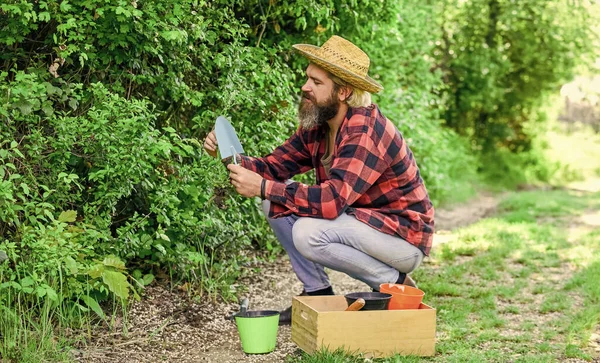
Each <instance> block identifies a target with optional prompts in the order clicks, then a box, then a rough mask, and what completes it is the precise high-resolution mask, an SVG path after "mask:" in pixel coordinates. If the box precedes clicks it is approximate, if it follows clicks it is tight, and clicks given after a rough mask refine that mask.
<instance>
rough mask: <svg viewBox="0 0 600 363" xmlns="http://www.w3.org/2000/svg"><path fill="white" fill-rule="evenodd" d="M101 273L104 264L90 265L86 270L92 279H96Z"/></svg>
mask: <svg viewBox="0 0 600 363" xmlns="http://www.w3.org/2000/svg"><path fill="white" fill-rule="evenodd" d="M103 273H104V265H100V264H98V265H94V266H92V268H90V270H89V271H88V275H90V276H91V277H92V278H94V279H97V278H98V277H100V276H102V274H103Z"/></svg>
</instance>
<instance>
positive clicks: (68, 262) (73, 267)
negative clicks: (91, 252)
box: [65, 256, 79, 275]
mask: <svg viewBox="0 0 600 363" xmlns="http://www.w3.org/2000/svg"><path fill="white" fill-rule="evenodd" d="M65 267H66V268H67V270H69V272H70V273H71V275H77V272H79V269H78V268H77V262H76V261H75V260H74V259H73V258H72V257H70V256H69V257H67V258H65Z"/></svg>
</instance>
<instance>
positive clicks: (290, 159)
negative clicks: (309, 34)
mask: <svg viewBox="0 0 600 363" xmlns="http://www.w3.org/2000/svg"><path fill="white" fill-rule="evenodd" d="M294 48H295V50H296V51H297V52H298V53H300V54H301V55H302V56H304V57H306V58H307V59H308V61H309V65H308V67H307V69H306V78H307V80H306V83H305V84H304V86H302V99H301V102H300V105H299V108H298V118H299V124H300V125H299V127H298V129H297V130H296V132H295V133H294V134H293V135H292V136H291V137H290V138H289V139H288V140H287V141H286V142H285V143H284V144H283V145H281V146H279V147H278V148H276V149H275V150H274V151H273V152H272V153H271V154H269V155H267V156H265V157H262V158H254V157H248V156H241V155H238V161H239V164H240V165H234V164H230V165H228V166H227V168H228V169H229V171H230V178H231V183H232V184H233V186H234V187H235V189H236V191H237V192H238V193H239V194H241V195H242V196H245V197H249V198H252V197H256V196H259V197H261V198H262V199H263V208H264V211H265V214H266V216H267V218H268V221H269V224H270V226H271V227H272V229H273V231H274V233H275V235H276V237H277V239H278V240H279V242H280V243H281V244H282V245H283V247H284V249H285V250H286V252H287V253H288V255H289V259H290V262H291V264H292V268H293V270H294V272H295V273H296V275H297V277H298V279H299V280H300V281H301V282H302V283H303V284H304V290H303V292H302V294H304V295H333V289H332V287H331V283H330V282H329V278H328V276H327V274H326V272H325V270H324V267H328V268H330V269H333V270H337V271H341V272H344V273H346V274H348V275H349V276H351V277H353V278H355V279H358V280H360V281H363V282H365V283H366V284H368V285H369V286H371V287H372V288H373V289H374V290H378V289H379V285H380V284H382V283H400V284H406V285H412V286H414V285H415V283H414V281H413V280H412V279H411V278H410V276H408V274H409V273H411V272H412V271H414V269H416V268H417V267H418V266H419V265H420V264H421V262H422V260H423V258H424V257H425V256H427V255H429V252H430V249H431V245H432V237H433V232H434V230H433V225H434V222H433V217H434V209H433V206H432V204H431V201H430V200H429V196H428V194H427V190H426V189H425V186H424V184H423V179H422V178H421V175H420V173H419V168H418V167H417V164H416V161H415V159H414V157H413V154H412V152H411V150H410V149H409V147H408V145H407V144H406V141H405V140H404V138H403V137H402V135H401V134H400V132H399V131H398V129H397V128H396V127H395V126H394V124H393V123H392V122H391V121H389V120H388V119H387V118H386V117H385V116H384V115H383V114H382V113H381V111H380V110H379V108H378V107H377V105H375V104H372V103H371V93H377V92H379V91H381V90H382V89H383V87H382V86H381V85H380V84H378V83H377V82H376V81H375V80H373V79H372V78H371V77H369V76H368V75H367V73H368V70H369V63H370V60H369V57H368V56H367V54H365V53H364V52H363V51H362V50H361V49H360V48H358V47H357V46H355V45H354V44H352V43H351V42H349V41H347V40H345V39H343V38H341V37H338V36H333V37H331V38H330V39H329V40H328V41H327V42H325V44H323V45H322V46H321V47H317V46H312V45H307V44H297V45H294ZM217 147H218V145H217V141H216V137H215V134H214V132H211V133H210V134H209V135H208V136H207V138H206V140H205V143H204V148H205V149H206V150H207V151H208V152H209V153H210V154H211V155H213V156H216V150H217ZM313 168H314V169H316V179H317V180H316V184H315V185H313V186H309V185H305V184H301V183H298V182H293V181H291V180H290V178H292V177H293V176H294V175H296V174H300V173H305V172H307V171H309V170H311V169H313ZM290 322H291V307H290V308H288V309H286V310H284V311H283V312H282V313H281V315H280V323H283V324H284V323H288V324H289V323H290Z"/></svg>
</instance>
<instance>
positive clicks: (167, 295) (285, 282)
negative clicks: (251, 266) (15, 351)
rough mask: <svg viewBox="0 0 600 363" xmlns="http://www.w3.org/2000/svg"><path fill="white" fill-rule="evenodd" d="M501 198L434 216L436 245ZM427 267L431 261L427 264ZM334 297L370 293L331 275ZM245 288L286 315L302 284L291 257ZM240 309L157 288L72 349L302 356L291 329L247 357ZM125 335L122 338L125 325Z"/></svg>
mask: <svg viewBox="0 0 600 363" xmlns="http://www.w3.org/2000/svg"><path fill="white" fill-rule="evenodd" d="M497 201H498V198H496V197H493V196H490V195H482V196H480V197H479V198H477V199H475V200H473V201H470V202H469V203H468V204H465V205H459V206H457V207H455V208H454V209H452V210H439V211H437V212H436V214H437V215H436V229H437V230H438V232H437V233H436V237H435V239H434V241H435V244H439V243H444V242H445V236H448V232H447V231H448V230H451V229H454V228H456V227H460V226H464V225H468V224H470V223H474V222H475V221H477V220H479V219H480V218H482V217H484V216H486V215H489V214H490V213H491V211H493V210H494V209H495V207H496V205H497ZM425 263H427V260H425ZM329 276H330V278H331V281H332V284H333V287H334V290H335V292H336V294H346V293H349V292H353V291H370V288H369V287H368V286H367V285H366V284H364V283H362V282H360V281H357V280H354V279H352V278H350V277H348V276H347V275H345V274H343V273H339V272H336V271H329ZM238 284H239V285H241V286H245V287H246V288H247V293H246V294H245V296H246V297H248V299H249V301H250V310H282V309H284V308H286V307H287V306H289V305H290V304H291V300H292V297H293V296H295V295H297V294H299V293H300V292H301V290H302V285H301V284H300V282H299V281H298V280H297V279H296V276H295V275H294V273H293V271H292V269H291V267H290V264H289V262H288V260H287V256H284V257H281V258H279V259H278V260H276V261H275V262H273V263H269V264H264V265H262V266H260V273H258V274H255V275H253V276H251V277H249V278H246V279H243V280H241V281H239V282H238ZM237 310H238V305H237V304H233V303H223V302H213V301H203V302H201V303H195V302H193V301H191V300H190V299H189V298H188V297H187V294H186V293H185V292H182V291H179V290H175V291H169V289H167V288H165V287H164V286H161V285H160V284H157V283H155V284H153V286H150V287H148V288H147V289H146V291H145V294H144V296H143V298H142V300H141V301H139V302H134V303H133V304H132V306H131V310H130V313H129V321H127V322H122V321H120V320H119V319H115V325H116V328H117V329H115V331H116V333H114V332H113V333H111V332H109V331H107V329H106V328H102V327H99V328H98V329H93V330H92V337H91V343H89V344H88V346H86V347H85V348H83V349H81V350H73V351H72V355H73V357H74V358H75V359H76V360H78V361H82V362H157V361H158V362H159V361H166V362H219V363H229V362H283V361H285V357H286V356H289V355H296V354H300V351H299V350H298V347H297V346H296V344H294V343H293V342H292V341H291V336H290V335H291V330H290V327H289V326H282V327H280V328H279V332H278V337H277V346H276V349H275V351H274V352H272V353H270V354H263V355H246V354H245V353H243V351H242V349H241V345H240V340H239V337H238V333H237V328H236V326H235V323H234V322H231V321H228V320H225V316H228V315H230V314H231V313H232V312H234V311H237ZM124 324H125V325H126V326H127V334H126V336H124V335H123V334H120V333H118V332H119V331H121V330H122V327H123V325H124Z"/></svg>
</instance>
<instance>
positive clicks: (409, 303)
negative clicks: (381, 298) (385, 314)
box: [379, 284, 425, 310]
mask: <svg viewBox="0 0 600 363" xmlns="http://www.w3.org/2000/svg"><path fill="white" fill-rule="evenodd" d="M379 291H381V292H385V293H387V294H390V295H392V299H391V300H390V305H389V306H388V309H389V310H406V309H418V308H419V306H420V305H421V302H422V301H423V296H424V295H425V292H423V290H419V289H417V288H415V287H411V286H406V285H400V284H381V285H379Z"/></svg>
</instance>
